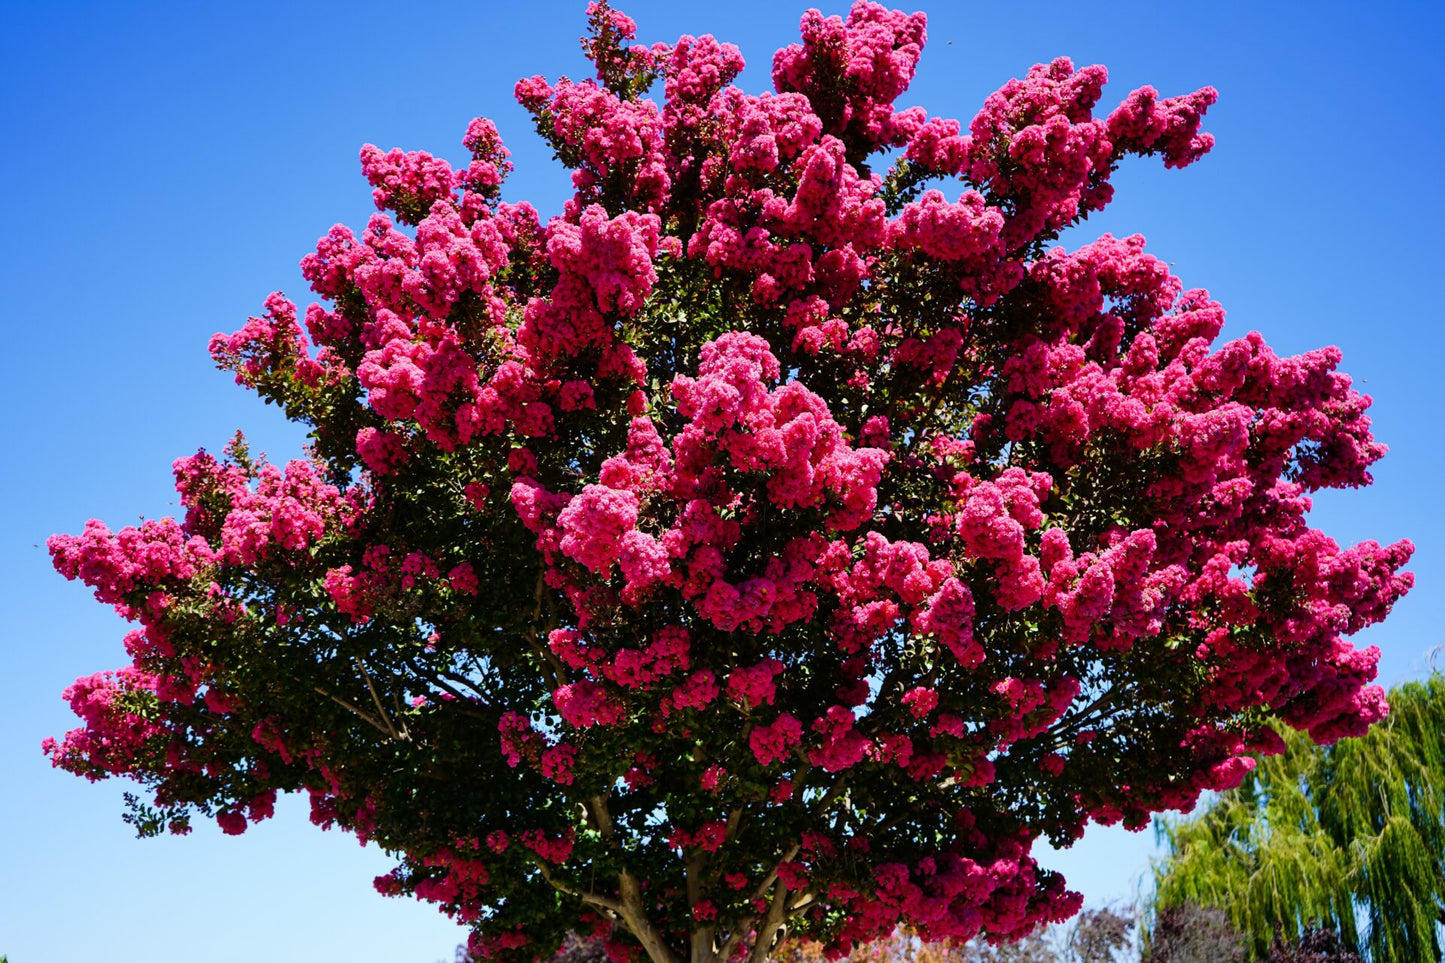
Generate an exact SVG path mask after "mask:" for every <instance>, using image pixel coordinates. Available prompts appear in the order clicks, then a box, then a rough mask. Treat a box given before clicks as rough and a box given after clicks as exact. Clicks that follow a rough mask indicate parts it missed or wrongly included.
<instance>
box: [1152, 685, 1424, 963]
mask: <svg viewBox="0 0 1445 963" xmlns="http://www.w3.org/2000/svg"><path fill="white" fill-rule="evenodd" d="M1389 700H1390V715H1389V716H1388V717H1387V718H1386V719H1385V720H1384V721H1383V722H1381V723H1379V724H1378V725H1376V726H1374V727H1373V728H1372V729H1370V731H1369V732H1368V733H1366V734H1365V735H1364V736H1362V737H1360V738H1355V739H1342V740H1340V741H1339V742H1337V743H1335V744H1334V745H1332V746H1328V747H1319V746H1314V745H1312V744H1310V743H1309V741H1308V740H1306V739H1304V738H1301V737H1300V736H1299V735H1298V734H1297V733H1293V732H1289V731H1287V730H1283V729H1282V736H1283V738H1284V741H1285V744H1286V746H1287V748H1286V750H1285V751H1284V752H1283V753H1282V754H1280V755H1276V756H1273V757H1269V758H1266V759H1264V760H1262V762H1261V764H1260V766H1259V767H1258V768H1256V769H1255V770H1254V771H1253V772H1251V773H1250V774H1249V775H1248V776H1246V777H1245V779H1244V782H1243V783H1242V784H1241V785H1240V786H1239V787H1237V788H1236V789H1233V790H1230V791H1229V792H1226V793H1224V794H1223V795H1221V796H1220V798H1219V799H1218V800H1216V801H1214V802H1213V803H1211V804H1210V805H1209V807H1208V808H1207V809H1206V810H1205V811H1204V812H1203V813H1202V814H1200V815H1199V816H1196V817H1194V818H1192V819H1189V820H1187V821H1180V822H1163V823H1161V834H1162V836H1163V838H1164V840H1165V841H1166V842H1167V844H1168V848H1169V855H1168V857H1167V858H1166V859H1165V860H1163V861H1162V862H1161V863H1160V865H1159V866H1158V867H1157V868H1156V873H1155V876H1156V882H1157V897H1156V899H1157V902H1158V904H1159V905H1160V906H1164V907H1168V906H1172V905H1177V904H1179V903H1182V902H1186V901H1189V902H1195V903H1199V904H1202V905H1209V906H1217V907H1220V908H1221V909H1224V910H1225V911H1226V912H1227V913H1228V914H1229V916H1230V919H1231V920H1232V921H1233V922H1234V924H1235V925H1236V926H1237V927H1239V929H1240V930H1242V931H1244V932H1245V933H1247V934H1248V935H1249V936H1250V938H1251V940H1252V943H1253V947H1254V951H1255V953H1256V954H1257V955H1258V956H1263V955H1264V954H1265V952H1266V951H1267V949H1268V947H1269V946H1270V943H1271V941H1273V940H1274V939H1275V938H1276V937H1278V936H1281V935H1282V936H1285V937H1287V938H1289V939H1291V940H1294V939H1297V938H1302V937H1304V936H1306V935H1308V933H1307V931H1309V930H1311V929H1312V928H1315V926H1316V924H1320V923H1322V924H1325V925H1326V926H1327V927H1328V929H1329V930H1330V931H1333V932H1335V933H1338V934H1339V937H1340V939H1341V941H1342V942H1343V943H1344V944H1345V947H1346V948H1347V949H1348V950H1350V951H1357V952H1359V953H1361V954H1363V955H1364V956H1365V957H1366V959H1367V960H1368V961H1370V963H1424V961H1427V960H1428V961H1438V960H1440V959H1441V958H1442V948H1441V944H1440V938H1439V934H1440V927H1441V924H1442V923H1445V677H1442V676H1440V675H1438V674H1437V675H1432V676H1431V677H1429V678H1428V679H1426V680H1425V681H1423V682H1410V683H1406V684H1405V685H1402V686H1399V687H1398V688H1395V689H1392V690H1391V691H1390V694H1389ZM1313 939H1314V940H1315V941H1317V942H1321V943H1323V942H1324V941H1325V940H1326V937H1319V936H1316V937H1313ZM1306 951H1307V950H1301V951H1300V952H1301V953H1304V952H1306ZM1315 952H1321V953H1322V952H1324V950H1319V949H1317V950H1315Z"/></svg>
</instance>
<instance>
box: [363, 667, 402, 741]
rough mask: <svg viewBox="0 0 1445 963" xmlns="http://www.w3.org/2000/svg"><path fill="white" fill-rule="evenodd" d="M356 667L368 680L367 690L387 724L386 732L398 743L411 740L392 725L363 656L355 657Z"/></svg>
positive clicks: (382, 719)
mask: <svg viewBox="0 0 1445 963" xmlns="http://www.w3.org/2000/svg"><path fill="white" fill-rule="evenodd" d="M354 658H355V659H356V667H357V668H358V669H360V670H361V677H362V678H363V679H365V680H366V688H367V689H369V690H370V691H371V701H372V702H374V703H376V711H377V712H378V713H379V714H380V715H381V721H382V722H384V723H386V731H387V732H388V733H390V734H391V737H392V738H393V739H395V740H397V741H398V742H401V741H404V740H406V739H408V738H409V736H407V735H406V733H404V732H398V731H397V728H396V726H394V725H392V722H391V716H389V715H387V714H386V706H384V705H382V704H381V696H380V695H378V694H377V691H376V686H374V685H372V683H371V673H369V672H367V671H366V664H365V663H363V662H362V661H361V656H359V655H358V656H354Z"/></svg>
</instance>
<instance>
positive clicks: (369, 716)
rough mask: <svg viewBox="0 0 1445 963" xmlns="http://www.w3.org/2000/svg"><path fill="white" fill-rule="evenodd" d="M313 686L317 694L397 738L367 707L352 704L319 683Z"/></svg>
mask: <svg viewBox="0 0 1445 963" xmlns="http://www.w3.org/2000/svg"><path fill="white" fill-rule="evenodd" d="M312 688H313V689H315V690H316V694H317V695H324V696H325V697H326V698H328V699H330V700H331V701H332V702H334V703H336V704H337V705H339V706H341V708H343V709H346V710H348V711H350V712H353V713H355V714H356V715H357V716H359V717H360V718H361V719H363V720H364V721H366V722H368V723H370V724H371V726H372V727H373V728H375V729H376V731H378V732H380V733H381V734H382V735H383V736H386V737H387V738H388V739H395V738H396V736H395V735H394V734H393V733H392V732H391V730H389V729H387V727H386V726H384V725H382V724H381V721H380V720H379V719H377V718H376V716H373V715H372V714H371V713H369V712H367V711H366V710H365V709H360V708H358V707H356V706H354V705H352V704H351V703H350V702H347V701H346V700H345V699H343V698H341V697H340V696H336V695H332V694H331V693H330V692H327V691H326V690H325V689H323V688H321V686H319V685H317V686H312Z"/></svg>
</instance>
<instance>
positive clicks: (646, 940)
mask: <svg viewBox="0 0 1445 963" xmlns="http://www.w3.org/2000/svg"><path fill="white" fill-rule="evenodd" d="M618 882H620V883H621V889H622V906H621V909H620V912H621V914H622V920H623V922H624V923H626V924H627V928H628V929H629V930H631V931H632V935H633V936H635V937H637V941H638V942H639V943H641V944H642V948H643V949H644V950H646V951H647V955H648V956H649V957H651V958H652V961H653V963H678V959H677V956H676V955H675V954H674V953H673V952H672V950H670V949H669V948H668V946H667V943H666V942H665V941H664V940H663V938H662V934H661V933H659V932H658V931H657V928H656V927H654V926H653V925H652V921H651V920H649V919H648V918H647V912H646V911H645V910H644V909H643V906H642V887H641V886H639V885H638V884H637V879H636V877H634V876H633V875H632V874H631V873H629V872H627V871H626V870H623V871H622V874H621V876H619V877H618Z"/></svg>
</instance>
